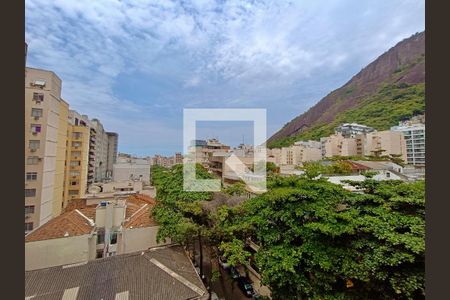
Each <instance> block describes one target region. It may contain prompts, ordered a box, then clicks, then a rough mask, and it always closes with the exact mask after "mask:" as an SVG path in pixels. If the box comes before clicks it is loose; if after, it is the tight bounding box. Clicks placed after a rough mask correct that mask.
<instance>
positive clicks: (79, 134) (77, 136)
mask: <svg viewBox="0 0 450 300" xmlns="http://www.w3.org/2000/svg"><path fill="white" fill-rule="evenodd" d="M82 136H83V133H82V132H72V138H73V139H76V140H77V139H81V137H82Z"/></svg>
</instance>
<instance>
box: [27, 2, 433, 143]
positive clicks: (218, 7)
mask: <svg viewBox="0 0 450 300" xmlns="http://www.w3.org/2000/svg"><path fill="white" fill-rule="evenodd" d="M25 3H26V40H27V42H28V44H29V58H28V62H29V64H30V65H31V66H34V67H41V68H46V69H50V70H53V71H55V72H56V73H57V74H58V75H59V76H60V77H61V78H62V79H63V96H64V97H65V98H66V100H67V101H68V102H69V103H70V104H71V106H72V107H75V108H77V109H79V110H80V112H82V113H86V114H89V115H98V116H99V117H102V118H104V119H105V120H103V122H104V124H105V126H106V128H108V127H116V128H117V123H116V122H117V120H119V119H121V118H123V119H127V120H128V119H131V118H132V117H131V116H129V115H127V114H134V115H133V118H141V119H145V118H149V119H153V118H154V119H158V120H159V122H160V123H161V124H159V125H160V126H162V127H164V128H165V129H167V128H172V126H169V125H168V124H171V123H172V122H173V120H172V119H170V117H168V115H170V116H171V114H170V113H167V114H160V111H161V110H160V109H162V108H163V107H170V108H177V109H179V108H180V107H181V106H190V107H193V106H195V105H204V106H205V105H207V106H208V107H211V106H224V105H225V106H226V105H242V106H246V105H247V106H255V105H262V106H264V107H267V108H269V113H271V111H273V112H274V114H275V115H277V116H279V117H277V118H278V119H277V121H276V122H278V123H279V125H280V126H281V125H282V124H284V123H285V122H286V121H287V120H288V118H289V117H291V115H297V114H299V113H301V111H295V110H296V109H298V108H299V107H303V106H304V104H306V103H308V105H309V103H310V102H311V101H313V100H315V101H317V100H319V99H320V98H319V96H323V95H324V94H326V93H328V92H329V91H330V90H325V89H330V88H333V87H337V86H338V85H339V84H342V83H343V82H345V81H346V80H348V79H349V77H350V76H351V75H353V74H352V73H354V72H355V71H357V70H359V69H360V68H361V67H363V66H364V65H365V64H367V63H368V62H370V61H371V60H372V59H373V58H375V57H376V56H378V55H379V54H381V53H382V52H383V51H385V50H387V48H389V47H391V46H393V45H394V44H395V43H396V42H398V41H399V40H401V39H403V38H405V37H407V36H409V35H411V34H412V33H414V32H416V31H420V30H423V28H424V16H423V11H424V1H412V0H403V1H401V0H397V1H385V2H373V1H356V0H355V1H326V2H324V1H238V0H232V1H214V0H195V1H162V0H161V1H155V0H149V1H146V0H135V1H126V2H124V1H119V0H96V1H92V0H77V1H68V0H54V1H51V0H27V1H26V2H25ZM137 76H148V77H149V78H152V79H155V78H157V79H161V82H162V83H166V84H161V86H156V87H153V88H152V89H150V88H149V91H148V94H143V95H134V94H133V93H134V90H133V89H132V88H131V89H130V88H129V87H128V88H129V90H123V89H122V87H121V81H120V80H118V78H119V77H120V78H122V77H127V78H130V79H133V77H137ZM325 78H326V79H325ZM323 80H328V82H329V83H328V85H327V84H321V85H317V83H318V82H320V81H323ZM158 82H159V81H158ZM168 83H170V84H168ZM311 86H319V87H320V88H319V90H317V91H315V93H311V92H310V90H311V88H310V87H311ZM306 91H307V92H306ZM227 101H228V102H227ZM282 101H284V103H285V105H286V106H285V107H284V108H283V106H280V105H279V103H280V102H282ZM302 103H303V104H302ZM148 108H152V109H150V110H148ZM283 109H285V110H286V109H287V110H288V113H283V111H282V110H283ZM125 112H126V114H125ZM144 112H145V113H144ZM159 125H158V126H159ZM271 126H272V125H271ZM275 127H276V126H275ZM122 130H123V134H122V136H124V135H126V136H128V135H129V136H130V138H129V139H130V140H129V141H127V142H129V143H136V144H138V143H140V142H141V138H142V136H140V135H137V134H136V133H135V132H134V131H133V130H131V128H130V127H129V126H125V127H123V129H122ZM178 130H179V129H178ZM148 132H149V135H152V134H155V136H154V137H155V138H156V137H158V136H160V134H156V133H155V132H153V131H148ZM133 137H134V138H133ZM133 141H134V142H133Z"/></svg>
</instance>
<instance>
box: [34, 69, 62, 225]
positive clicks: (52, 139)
mask: <svg viewBox="0 0 450 300" xmlns="http://www.w3.org/2000/svg"><path fill="white" fill-rule="evenodd" d="M68 110H69V105H68V104H67V102H65V101H64V100H63V99H62V98H61V79H60V78H59V77H58V76H57V75H56V74H55V73H53V72H51V71H46V70H40V69H34V68H26V69H25V232H28V231H31V230H32V229H33V228H35V227H37V226H39V225H41V224H44V223H46V222H48V221H49V220H50V219H51V218H53V217H55V216H57V215H59V214H60V213H61V209H62V203H63V190H64V189H63V184H64V182H63V181H64V169H65V167H64V162H65V152H66V138H67V115H68Z"/></svg>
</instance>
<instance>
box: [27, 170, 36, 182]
mask: <svg viewBox="0 0 450 300" xmlns="http://www.w3.org/2000/svg"><path fill="white" fill-rule="evenodd" d="M25 178H26V180H27V181H34V180H37V172H27V173H26V176H25Z"/></svg>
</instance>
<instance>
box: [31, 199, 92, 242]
mask: <svg viewBox="0 0 450 300" xmlns="http://www.w3.org/2000/svg"><path fill="white" fill-rule="evenodd" d="M79 212H81V213H82V214H83V215H85V216H86V217H88V218H90V219H92V215H95V208H94V207H86V208H82V209H79V210H78V211H77V210H72V211H70V212H66V213H63V214H62V215H60V216H58V217H56V218H53V219H51V220H50V221H48V222H47V223H45V224H44V225H42V226H40V227H38V228H36V229H35V230H34V231H32V232H30V233H29V234H27V235H26V237H25V241H26V242H33V241H41V240H50V239H56V238H62V237H64V236H65V235H66V233H67V234H68V236H78V235H83V234H88V233H90V232H91V231H92V229H93V228H94V227H93V226H92V225H91V224H89V221H88V220H86V218H84V217H83V216H82V215H81V214H80V213H79Z"/></svg>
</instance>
